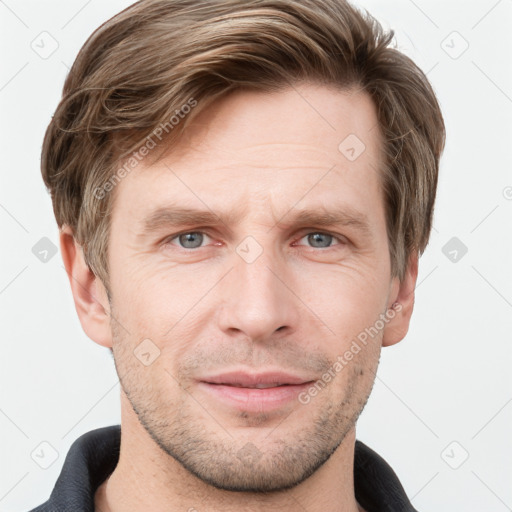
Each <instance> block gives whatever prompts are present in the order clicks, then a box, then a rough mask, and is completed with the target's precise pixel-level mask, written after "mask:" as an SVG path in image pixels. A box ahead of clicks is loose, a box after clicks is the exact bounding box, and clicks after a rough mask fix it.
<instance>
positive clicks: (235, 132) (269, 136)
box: [114, 84, 381, 220]
mask: <svg viewBox="0 0 512 512" xmlns="http://www.w3.org/2000/svg"><path fill="white" fill-rule="evenodd" d="M161 149H162V147H161V146H160V147H158V148H157V150H158V151H161ZM380 152H381V140H380V134H379V129H378V122H377V116H376V109H375V106H374V104H373V102H372V100H371V98H370V97H369V96H368V95H367V94H366V93H363V92H360V91H355V90H351V91H342V90H336V89H333V88H327V87H324V86H318V85H305V84H302V85H300V86H296V87H290V88H287V89H284V90H282V91H279V92H272V93H262V92H254V91H238V92H235V93H231V94H230V95H228V96H226V97H224V98H222V99H220V100H218V101H217V102H214V103H213V104H212V105H210V106H209V107H207V108H206V109H205V110H203V111H202V112H201V113H200V114H199V115H198V116H197V117H196V118H195V119H194V121H193V122H192V123H191V124H190V125H189V126H187V129H186V132H185V135H184V137H183V138H182V139H181V140H180V141H179V143H178V144H177V145H175V146H173V147H170V148H169V151H168V152H167V153H166V154H165V156H164V157H163V158H161V159H160V160H159V161H158V162H153V161H151V158H147V159H146V161H144V160H142V161H141V163H140V164H139V165H137V167H136V168H135V169H134V170H133V171H132V172H131V173H129V175H127V176H126V177H125V178H123V180H122V181H121V182H120V183H119V185H118V186H117V187H116V190H115V194H116V206H115V208H114V218H115V217H116V215H120V212H121V213H122V214H123V215H125V214H128V215H132V216H133V218H134V220H135V219H139V218H142V217H145V218H146V217H147V216H148V215H151V212H152V211H153V212H154V211H155V210H156V209H158V208H161V207H165V205H166V204H180V206H187V207H189V206H194V207H196V208H201V209H203V210H205V209H209V210H211V211H226V210H228V209H232V210H238V211H241V210H243V211H244V212H246V213H247V212H248V211H249V212H258V213H261V214H262V215H263V213H264V212H266V211H268V213H270V214H271V215H272V218H273V219H274V220H275V218H276V217H279V216H280V215H281V213H282V211H281V210H280V208H281V207H282V209H283V210H286V209H289V208H290V207H291V206H292V205H293V204H297V205H298V203H299V202H302V203H303V205H304V206H305V203H306V202H309V204H310V205H312V206H314V205H319V204H327V205H328V204H329V203H333V202H338V203H339V202H340V200H341V199H343V200H344V201H346V200H348V199H350V196H352V199H351V201H352V204H350V205H347V206H348V207H350V208H352V207H355V206H357V203H358V202H359V203H360V202H361V201H362V202H363V203H366V207H371V206H372V201H374V200H375V198H376V197H377V195H379V192H378V189H379V183H380V180H379V172H378V169H379V166H380V161H381V156H380ZM150 156H151V155H150ZM376 194H377V195H376ZM372 195H373V197H372ZM180 202H181V203H180ZM360 206H362V207H363V208H364V207H365V205H364V204H363V205H360ZM231 207H232V208H231Z"/></svg>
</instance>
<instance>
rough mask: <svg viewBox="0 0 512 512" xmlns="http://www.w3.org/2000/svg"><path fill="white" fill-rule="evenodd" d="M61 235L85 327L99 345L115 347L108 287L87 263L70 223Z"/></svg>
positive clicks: (77, 309) (76, 302)
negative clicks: (113, 344) (106, 287)
mask: <svg viewBox="0 0 512 512" xmlns="http://www.w3.org/2000/svg"><path fill="white" fill-rule="evenodd" d="M59 239H60V240H59V241H60V250H61V254H62V259H63V261H64V267H65V268H66V272H67V274H68V278H69V284H70V285H71V291H72V293H73V300H74V302H75V308H76V312H77V313H78V318H79V319H80V323H81V324H82V329H83V330H84V332H85V334H87V336H88V337H89V338H91V339H92V340H93V341H95V342H96V343H98V345H102V346H104V347H112V331H111V328H110V304H109V302H108V297H107V292H106V289H105V287H104V285H103V283H102V282H101V281H100V279H98V278H97V277H96V276H95V275H94V274H93V272H92V271H91V269H90V268H89V267H88V265H87V264H86V262H85V260H84V256H83V252H82V247H81V246H80V245H78V243H77V242H76V241H75V238H74V236H73V230H72V229H71V228H70V227H69V226H64V227H63V228H62V229H61V230H60V235H59Z"/></svg>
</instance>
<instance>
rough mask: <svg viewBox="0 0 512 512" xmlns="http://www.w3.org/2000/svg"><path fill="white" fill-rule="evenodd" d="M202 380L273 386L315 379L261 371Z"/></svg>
mask: <svg viewBox="0 0 512 512" xmlns="http://www.w3.org/2000/svg"><path fill="white" fill-rule="evenodd" d="M199 380H201V381H202V382H208V383H209V384H225V385H227V386H238V387H244V388H256V387H260V386H261V387H263V386H264V387H271V386H283V385H286V384H288V385H293V384H295V385H297V384H305V383H307V382H311V381H312V380H313V379H308V378H303V377H299V376H297V375H292V374H290V373H285V372H260V373H247V372H241V371H237V372H228V373H221V374H218V375H212V376H209V377H203V378H201V379H199Z"/></svg>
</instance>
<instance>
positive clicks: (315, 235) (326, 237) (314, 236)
mask: <svg viewBox="0 0 512 512" xmlns="http://www.w3.org/2000/svg"><path fill="white" fill-rule="evenodd" d="M305 238H306V239H307V241H308V243H310V244H311V246H312V247H313V248H315V249H329V248H330V247H332V246H333V244H332V242H334V241H336V240H337V241H338V242H341V243H340V244H334V245H343V243H344V240H342V239H341V238H339V237H337V236H335V235H331V234H330V233H323V232H321V231H314V232H311V233H308V234H307V235H305V236H303V237H302V238H301V239H300V240H304V239H305ZM300 240H299V241H300Z"/></svg>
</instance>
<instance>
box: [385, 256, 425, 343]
mask: <svg viewBox="0 0 512 512" xmlns="http://www.w3.org/2000/svg"><path fill="white" fill-rule="evenodd" d="M418 257H419V256H418V253H417V252H414V253H413V254H411V256H410V258H409V262H408V264H407V268H406V270H405V274H404V278H403V279H402V281H400V280H399V279H398V277H394V278H393V283H392V286H391V293H390V295H389V304H388V312H387V317H388V318H389V319H390V320H389V321H388V322H387V323H386V325H385V327H384V332H383V336H382V346H383V347H388V346H390V345H394V344H395V343H398V342H399V341H401V340H402V339H403V338H404V337H405V335H406V334H407V331H408V330H409V322H410V320H411V315H412V310H413V309H414V289H415V288H416V280H417V278H418Z"/></svg>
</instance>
